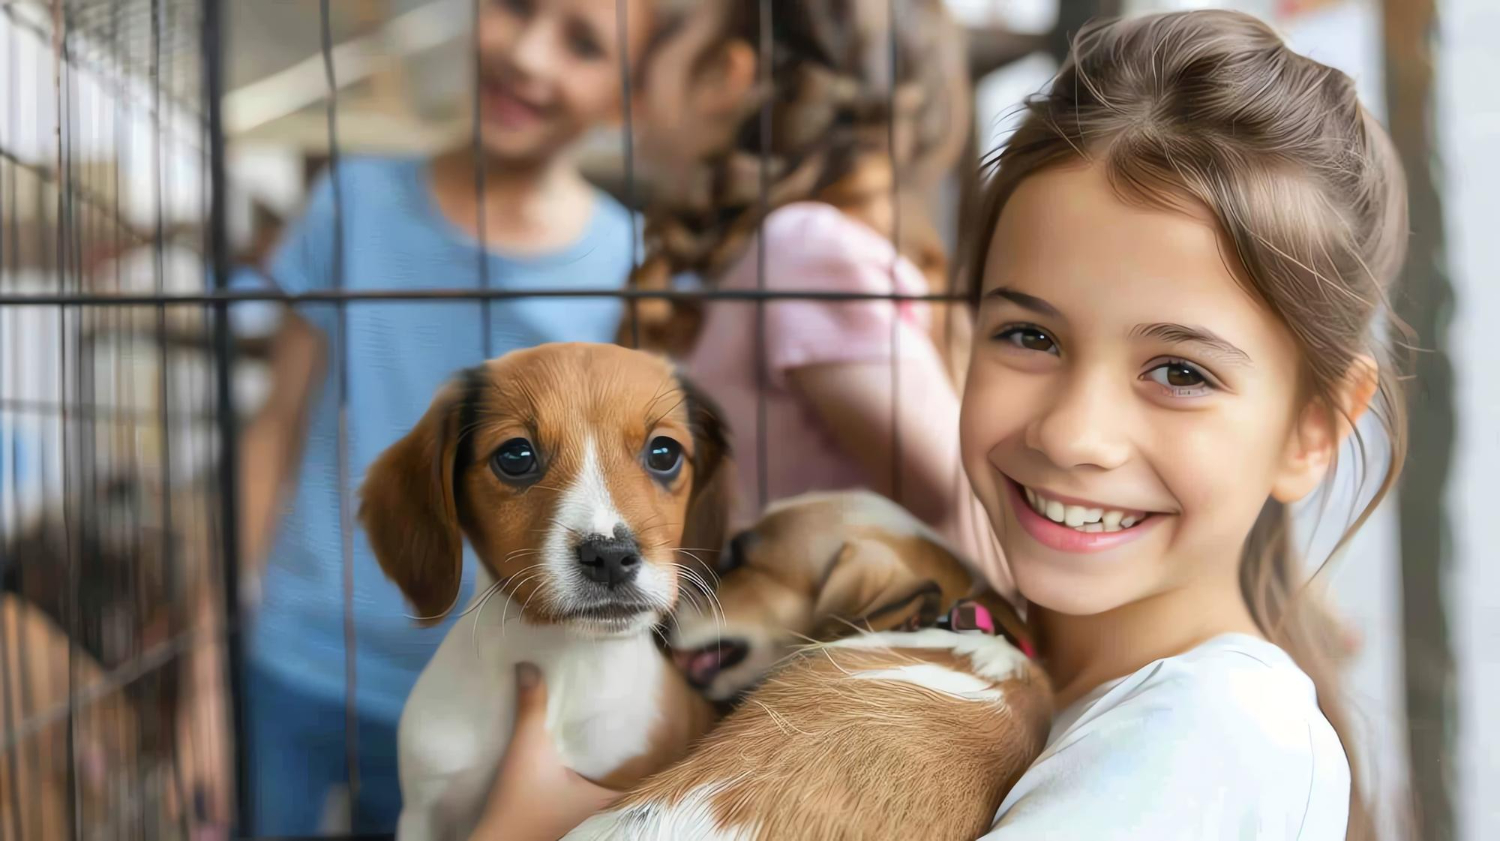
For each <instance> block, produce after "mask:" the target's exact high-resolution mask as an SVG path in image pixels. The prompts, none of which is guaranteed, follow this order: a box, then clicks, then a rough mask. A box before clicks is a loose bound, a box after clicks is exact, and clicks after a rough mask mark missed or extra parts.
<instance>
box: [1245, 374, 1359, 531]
mask: <svg viewBox="0 0 1500 841" xmlns="http://www.w3.org/2000/svg"><path fill="white" fill-rule="evenodd" d="M1379 387H1380V367H1379V365H1378V364H1377V363H1376V362H1375V360H1374V359H1372V358H1371V357H1368V356H1359V357H1357V358H1355V360H1354V364H1352V365H1350V366H1349V371H1348V373H1347V374H1345V375H1344V381H1343V382H1342V383H1341V384H1340V385H1339V388H1338V390H1337V392H1336V393H1335V394H1334V399H1335V400H1336V401H1337V403H1336V405H1329V404H1328V403H1326V402H1324V401H1322V400H1313V401H1311V402H1309V403H1308V404H1307V406H1306V407H1305V408H1303V410H1302V414H1301V415H1300V416H1299V417H1298V419H1297V423H1296V425H1295V426H1293V427H1292V431H1291V434H1290V435H1289V436H1288V437H1287V444H1286V453H1285V454H1284V456H1283V460H1282V465H1281V471H1280V473H1279V474H1278V475H1277V477H1276V481H1275V483H1274V484H1273V485H1272V486H1271V497H1272V498H1273V499H1275V500H1276V501H1278V502H1281V503H1286V504H1289V503H1293V502H1296V501H1298V500H1300V499H1302V498H1304V497H1306V496H1307V495H1308V494H1310V493H1312V492H1313V490H1314V489H1316V488H1317V487H1318V485H1319V484H1321V483H1322V482H1323V479H1324V477H1326V476H1327V475H1328V467H1329V465H1331V464H1332V463H1333V457H1334V454H1335V453H1337V452H1338V448H1339V446H1340V445H1341V444H1343V443H1344V439H1345V438H1348V437H1349V435H1350V434H1351V433H1353V432H1354V425H1355V424H1357V423H1359V419H1360V418H1361V417H1363V416H1364V413H1365V412H1366V411H1367V410H1368V409H1369V408H1370V401H1372V400H1373V399H1374V398H1375V392H1376V390H1377V389H1378V388H1379Z"/></svg>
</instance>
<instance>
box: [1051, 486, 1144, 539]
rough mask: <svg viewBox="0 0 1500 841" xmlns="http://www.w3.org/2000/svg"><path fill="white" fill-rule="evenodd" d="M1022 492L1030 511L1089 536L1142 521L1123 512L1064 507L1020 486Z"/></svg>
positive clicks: (1126, 527)
mask: <svg viewBox="0 0 1500 841" xmlns="http://www.w3.org/2000/svg"><path fill="white" fill-rule="evenodd" d="M1022 490H1024V491H1026V501H1027V502H1028V503H1030V504H1031V507H1032V509H1033V510H1035V511H1036V512H1037V513H1038V514H1041V515H1042V516H1043V517H1046V518H1047V519H1049V520H1051V521H1052V522H1054V523H1061V524H1063V525H1066V526H1069V527H1071V528H1075V529H1077V530H1079V531H1081V532H1087V533H1089V534H1098V533H1100V532H1116V531H1121V530H1123V529H1128V528H1130V527H1131V526H1133V525H1135V524H1136V523H1139V522H1140V521H1141V520H1142V519H1144V518H1142V517H1136V516H1130V515H1127V514H1126V513H1125V512H1123V511H1109V510H1106V509H1103V508H1084V507H1083V506H1082V505H1064V504H1063V503H1061V502H1058V501H1057V500H1053V499H1047V498H1046V497H1044V496H1042V495H1041V494H1038V493H1037V492H1036V491H1034V490H1032V489H1031V488H1027V487H1025V486H1022Z"/></svg>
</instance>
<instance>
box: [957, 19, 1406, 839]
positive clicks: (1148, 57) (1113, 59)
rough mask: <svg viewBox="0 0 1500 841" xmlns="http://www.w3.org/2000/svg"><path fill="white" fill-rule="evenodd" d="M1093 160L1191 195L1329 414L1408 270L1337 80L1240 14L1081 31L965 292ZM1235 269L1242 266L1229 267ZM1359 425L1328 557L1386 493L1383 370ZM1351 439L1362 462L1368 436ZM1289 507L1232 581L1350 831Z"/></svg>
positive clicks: (1137, 182) (1356, 115)
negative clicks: (1279, 654)
mask: <svg viewBox="0 0 1500 841" xmlns="http://www.w3.org/2000/svg"><path fill="white" fill-rule="evenodd" d="M1078 160H1086V161H1089V162H1091V163H1093V164H1095V165H1099V166H1103V167H1105V168H1106V171H1107V172H1108V174H1109V177H1110V180H1111V181H1112V183H1113V184H1114V186H1115V188H1116V189H1117V190H1119V191H1120V192H1121V193H1122V194H1123V195H1126V196H1128V197H1129V198H1131V199H1133V200H1139V201H1146V202H1151V203H1153V204H1156V205H1158V206H1166V207H1178V208H1181V207H1183V206H1184V202H1195V203H1197V204H1200V205H1202V206H1203V207H1206V208H1207V209H1208V210H1209V211H1210V212H1211V213H1212V214H1213V216H1214V218H1215V219H1216V220H1217V223H1218V225H1219V227H1220V229H1221V231H1222V232H1223V234H1224V236H1225V237H1226V238H1227V241H1228V242H1230V243H1232V244H1233V248H1234V258H1235V259H1234V261H1233V262H1234V263H1235V264H1236V271H1235V274H1236V276H1238V277H1240V278H1241V279H1242V281H1243V282H1244V283H1245V284H1246V286H1247V287H1248V289H1249V290H1250V291H1251V292H1252V293H1253V294H1255V295H1256V296H1257V297H1258V298H1259V299H1260V300H1261V301H1262V302H1264V304H1265V305H1266V306H1267V307H1269V308H1270V309H1271V310H1272V311H1273V312H1275V313H1276V315H1277V316H1278V317H1279V318H1280V319H1281V320H1282V322H1283V323H1285V324H1286V326H1287V327H1288V328H1289V329H1290V331H1291V333H1292V335H1293V336H1294V338H1295V340H1296V342H1297V344H1298V345H1299V347H1300V349H1301V351H1302V354H1301V356H1302V359H1303V365H1304V371H1303V381H1304V387H1305V390H1306V392H1307V393H1308V395H1309V399H1310V400H1313V401H1317V402H1319V403H1320V404H1321V405H1323V406H1324V407H1326V408H1327V409H1328V410H1329V411H1338V410H1339V409H1338V407H1339V406H1340V405H1341V401H1340V400H1339V395H1340V394H1341V393H1344V391H1345V389H1346V388H1347V387H1348V383H1349V379H1350V377H1351V376H1355V375H1357V371H1356V368H1357V366H1360V365H1361V364H1362V363H1361V357H1362V356H1364V355H1368V356H1370V357H1372V358H1376V359H1377V360H1380V356H1381V354H1380V353H1379V352H1378V351H1379V348H1378V344H1379V343H1378V342H1375V341H1373V340H1372V332H1373V330H1374V329H1375V326H1376V322H1377V320H1378V317H1379V316H1380V315H1382V314H1383V313H1384V312H1385V307H1384V304H1385V290H1386V288H1387V286H1388V285H1389V283H1390V282H1391V281H1392V279H1393V278H1394V277H1395V275H1396V273H1397V271H1398V270H1399V268H1400V264H1401V262H1402V260H1403V259H1404V254H1405V247H1406V185H1405V179H1404V177H1403V175H1402V172H1401V169H1400V165H1399V163H1398V161H1397V158H1396V155H1395V152H1394V150H1393V148H1392V146H1391V142H1390V139H1389V137H1388V136H1387V135H1386V133H1385V131H1384V130H1383V129H1382V128H1381V127H1380V126H1379V125H1378V124H1377V123H1376V121H1375V120H1374V119H1373V118H1372V117H1371V116H1370V113H1369V112H1368V111H1366V110H1365V109H1364V108H1363V107H1362V106H1361V105H1360V103H1359V100H1358V98H1357V96H1356V94H1355V88H1354V83H1353V81H1352V80H1350V78H1349V77H1348V76H1346V75H1345V74H1343V73H1341V72H1339V71H1337V70H1334V69H1332V68H1330V67H1326V66H1324V65H1322V64H1319V63H1318V62H1315V61H1313V60H1311V59H1309V58H1306V57H1304V56H1301V55H1298V54H1297V53H1294V52H1292V51H1291V50H1290V49H1288V48H1287V46H1286V45H1285V44H1284V43H1283V42H1282V41H1281V39H1280V38H1279V37H1278V36H1277V35H1276V33H1275V32H1273V31H1272V30H1271V29H1270V27H1268V26H1267V25H1266V24H1264V23H1262V22H1260V21H1258V20H1256V19H1255V18H1253V17H1250V16H1248V15H1244V14H1240V13H1236V12H1226V11H1195V12H1182V13H1173V14H1163V15H1156V16H1151V17H1144V18H1139V19H1132V20H1125V21H1113V22H1104V23H1098V24H1093V25H1090V26H1089V27H1087V28H1085V29H1084V30H1083V31H1082V32H1080V33H1079V35H1078V36H1077V38H1076V39H1075V41H1074V43H1073V49H1072V54H1071V55H1070V56H1069V58H1068V59H1067V61H1066V62H1065V63H1064V64H1063V67H1062V69H1061V70H1060V71H1059V73H1058V75H1057V77H1056V78H1055V79H1054V80H1053V82H1052V85H1051V86H1050V88H1049V90H1048V92H1047V93H1045V94H1040V95H1037V96H1035V97H1032V98H1031V99H1029V100H1028V101H1027V103H1026V106H1025V117H1024V119H1023V121H1022V123H1021V125H1020V127H1019V129H1018V130H1017V131H1016V132H1015V134H1014V135H1013V136H1012V137H1011V138H1010V140H1009V141H1008V142H1007V143H1006V145H1005V146H1004V148H1003V149H1002V150H1000V152H999V154H998V155H997V156H995V157H993V158H991V159H990V160H989V161H987V163H986V169H987V170H988V172H989V173H990V175H991V178H990V181H989V183H988V185H987V187H986V195H985V198H984V200H983V202H982V207H981V210H980V214H981V216H980V218H979V219H977V220H975V224H974V225H972V226H969V227H968V230H969V231H971V232H972V234H973V241H971V242H970V246H971V250H970V251H969V252H968V253H969V256H970V260H969V269H970V277H971V278H972V284H973V285H972V289H971V291H972V294H973V295H974V296H975V300H974V303H977V296H978V294H979V292H980V289H979V286H980V284H981V283H982V282H983V277H984V261H985V257H986V255H987V253H988V251H989V247H990V239H991V237H992V236H993V232H994V230H995V225H996V223H997V222H998V220H999V217H1000V212H1001V210H1002V209H1003V208H1004V207H1005V204H1006V201H1007V200H1008V199H1009V198H1010V196H1011V194H1012V193H1013V192H1014V191H1015V189H1016V186H1017V185H1018V184H1019V183H1020V182H1021V181H1022V180H1023V179H1025V178H1026V177H1027V176H1029V175H1031V174H1033V173H1036V172H1038V171H1039V170H1042V169H1044V168H1047V167H1049V166H1053V165H1057V164H1061V163H1065V162H1076V161H1078ZM1241 269H1242V270H1241ZM1380 361H1381V363H1382V364H1380V375H1379V377H1380V380H1379V384H1378V392H1377V396H1376V399H1375V401H1374V402H1373V404H1372V414H1374V415H1375V416H1376V417H1377V418H1379V420H1380V422H1381V423H1382V424H1383V426H1384V429H1385V433H1386V437H1387V438H1388V440H1389V442H1390V446H1391V454H1390V456H1391V457H1390V461H1389V464H1390V467H1389V469H1388V470H1387V471H1386V472H1385V475H1384V477H1383V478H1382V480H1381V482H1380V484H1379V487H1378V488H1377V489H1376V491H1375V493H1374V496H1373V498H1372V499H1370V501H1369V502H1368V504H1367V505H1366V506H1365V507H1364V508H1363V510H1361V511H1360V513H1359V514H1358V515H1357V516H1356V517H1355V518H1354V519H1353V521H1352V523H1351V524H1350V526H1349V528H1348V529H1347V530H1346V531H1345V533H1344V535H1343V538H1342V540H1341V541H1340V543H1339V546H1338V547H1336V549H1335V551H1337V549H1338V548H1342V546H1343V545H1344V544H1345V543H1346V542H1347V541H1348V540H1349V539H1350V537H1352V536H1353V533H1354V532H1355V530H1357V529H1358V528H1359V527H1360V526H1361V525H1362V524H1363V523H1364V521H1365V520H1366V519H1368V518H1369V516H1370V514H1371V513H1372V512H1373V511H1374V509H1375V507H1376V506H1377V505H1378V504H1379V503H1380V501H1381V499H1382V498H1384V496H1385V494H1386V493H1387V492H1388V491H1389V490H1390V489H1391V487H1392V486H1393V485H1394V484H1395V482H1396V477H1397V475H1398V473H1399V470H1400V465H1401V462H1402V460H1403V458H1404V455H1405V450H1406V421H1405V416H1404V413H1403V403H1402V401H1401V399H1400V394H1399V391H1398V382H1397V379H1396V377H1395V376H1394V374H1393V370H1392V366H1391V365H1389V364H1385V363H1387V362H1388V360H1380ZM1354 433H1355V434H1354V441H1355V443H1356V444H1357V445H1358V447H1359V450H1360V453H1361V455H1362V456H1366V458H1365V461H1366V462H1367V465H1366V467H1365V470H1364V473H1365V474H1367V473H1368V472H1369V467H1368V461H1369V459H1368V458H1367V456H1368V453H1367V451H1366V448H1365V443H1364V441H1363V439H1362V438H1360V436H1359V432H1358V429H1357V428H1356V429H1355V430H1354ZM1289 513H1290V512H1289V511H1288V510H1287V509H1286V507H1285V506H1282V505H1281V504H1279V503H1277V502H1275V501H1274V500H1270V501H1268V502H1267V503H1266V506H1265V509H1264V510H1263V511H1262V513H1261V516H1260V518H1259V520H1258V521H1257V522H1256V524H1255V526H1254V527H1253V528H1252V530H1251V533H1250V535H1249V537H1248V539H1247V540H1246V542H1245V547H1244V550H1243V555H1242V560H1241V567H1240V585H1241V590H1242V592H1243V594H1244V598H1245V601H1246V603H1247V604H1248V605H1249V607H1250V610H1251V613H1252V614H1253V615H1254V617H1255V620H1256V622H1257V623H1258V624H1259V626H1260V628H1261V630H1262V632H1263V633H1265V634H1266V635H1267V637H1269V638H1270V639H1271V640H1272V641H1273V642H1275V643H1276V644H1277V645H1279V646H1281V647H1282V648H1283V649H1285V650H1286V651H1287V652H1288V653H1289V654H1290V655H1291V656H1292V658H1293V659H1294V660H1295V661H1296V662H1297V664H1298V665H1299V666H1300V667H1301V668H1302V669H1303V671H1305V672H1306V673H1307V674H1308V675H1309V676H1310V677H1311V678H1312V680H1313V683H1314V684H1315V686H1316V687H1317V694H1318V702H1319V704H1320V706H1321V707H1322V709H1323V713H1324V715H1325V716H1326V717H1327V718H1328V720H1329V722H1330V723H1331V724H1332V725H1333V727H1334V729H1335V730H1336V731H1338V733H1339V736H1340V738H1341V739H1342V741H1343V743H1344V749H1345V751H1346V752H1347V753H1348V754H1349V759H1350V762H1349V764H1350V770H1351V772H1353V773H1354V775H1355V778H1354V784H1353V785H1352V786H1351V790H1350V820H1349V832H1348V837H1349V838H1366V837H1370V836H1371V834H1372V832H1373V826H1372V823H1371V819H1370V814H1369V811H1368V809H1367V808H1366V806H1365V803H1364V802H1363V798H1362V795H1361V791H1360V784H1359V778H1358V775H1359V771H1360V766H1359V763H1358V762H1357V757H1356V756H1355V755H1354V751H1353V739H1351V737H1350V729H1351V728H1350V721H1349V716H1348V714H1347V712H1346V710H1345V709H1344V705H1343V698H1342V695H1343V693H1342V687H1341V685H1340V668H1339V666H1340V660H1341V657H1340V654H1341V653H1342V650H1343V649H1344V644H1343V636H1342V634H1341V627H1340V625H1339V623H1338V622H1337V621H1336V620H1335V619H1334V617H1333V616H1332V615H1331V614H1330V613H1329V612H1328V611H1327V610H1326V609H1325V608H1324V606H1323V605H1322V604H1321V603H1320V600H1319V599H1318V598H1317V597H1316V596H1315V594H1314V593H1312V592H1310V591H1309V588H1308V587H1307V586H1306V584H1305V583H1304V581H1303V579H1302V570H1301V568H1300V565H1299V563H1298V560H1299V559H1298V557H1297V553H1296V551H1295V550H1294V548H1293V546H1292V542H1291V535H1290V518H1289Z"/></svg>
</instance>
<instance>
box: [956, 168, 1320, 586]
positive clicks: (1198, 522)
mask: <svg viewBox="0 0 1500 841" xmlns="http://www.w3.org/2000/svg"><path fill="white" fill-rule="evenodd" d="M1226 253H1229V254H1232V253H1233V251H1232V247H1230V250H1228V251H1226V250H1225V247H1224V245H1223V243H1222V241H1221V237H1220V235H1219V232H1218V229H1217V226H1216V225H1215V224H1214V221H1213V219H1212V218H1211V217H1210V216H1209V214H1208V213H1207V211H1194V210H1191V209H1184V210H1166V209H1160V208H1155V207H1148V206H1145V205H1143V204H1141V203H1139V202H1127V201H1125V200H1123V199H1122V198H1121V197H1120V196H1119V195H1118V194H1117V193H1116V192H1115V190H1114V188H1113V187H1112V186H1111V184H1110V182H1109V179H1108V178H1107V177H1106V175H1105V174H1104V172H1103V170H1102V168H1101V167H1100V166H1099V165H1069V166H1058V167H1053V168H1051V169H1047V170H1043V171H1041V172H1038V173H1036V174H1033V175H1030V176H1028V177H1027V178H1026V179H1025V180H1023V181H1022V182H1021V183H1020V185H1019V186H1018V187H1017V188H1016V191H1015V192H1014V193H1013V194H1012V196H1011V197H1010V199H1009V200H1008V201H1007V203H1006V205H1005V207H1004V209H1003V211H1002V213H1001V215H1000V220H999V223H998V225H997V227H996V229H995V234H994V239H993V241H992V243H991V246H990V252H989V256H988V258H987V260H986V264H985V270H984V277H983V278H982V283H983V287H982V290H983V297H982V303H981V305H980V310H979V315H978V319H979V320H978V325H977V329H976V330H975V344H974V351H973V357H972V362H971V367H970V373H969V377H968V383H967V391H966V393H965V395H964V400H963V412H962V446H963V458H964V467H965V469H966V470H967V472H968V475H969V479H970V481H971V482H972V484H973V486H974V489H975V492H976V493H977V495H978V496H979V498H980V500H981V501H982V502H983V503H984V505H985V508H986V509H987V510H988V512H989V515H990V519H991V522H992V523H993V524H994V527H995V532H996V534H997V536H998V537H999V538H1000V542H1001V545H1002V547H1003V548H1004V551H1005V557H1006V559H1007V560H1008V561H1009V563H1010V566H1011V570H1012V572H1013V573H1014V575H1015V580H1016V583H1017V585H1018V586H1019V588H1020V590H1021V593H1022V595H1024V596H1025V597H1026V598H1027V599H1028V600H1030V601H1031V602H1033V603H1034V604H1037V605H1040V606H1042V607H1044V608H1048V609H1050V610H1053V611H1055V612H1058V613H1063V614H1072V615H1085V614H1096V613H1102V612H1105V611H1109V610H1113V609H1115V608H1118V607H1121V606H1124V605H1127V604H1131V603H1134V602H1140V601H1143V600H1146V599H1148V598H1152V597H1155V596H1160V595H1165V594H1167V593H1170V592H1178V593H1183V592H1186V593H1191V594H1193V596H1192V599H1193V602H1194V603H1199V604H1203V605H1205V606H1206V607H1205V609H1209V610H1212V609H1214V608H1213V607H1209V606H1210V605H1215V604H1222V603H1223V602H1222V599H1223V598H1225V597H1226V596H1227V595H1234V594H1237V593H1238V569H1239V559H1240V554H1241V550H1242V546H1243V544H1244V541H1245V539H1246V536H1247V535H1248V534H1249V532H1250V529H1251V526H1252V525H1253V524H1254V522H1255V520H1256V518H1257V516H1258V515H1259V513H1260V511H1261V509H1262V507H1263V506H1264V504H1265V503H1266V500H1267V499H1268V498H1276V499H1278V500H1281V501H1283V502H1290V501H1293V500H1296V499H1299V498H1301V497H1302V496H1304V495H1306V494H1307V493H1309V492H1310V491H1312V490H1313V489H1314V488H1315V487H1316V486H1317V484H1318V482H1319V481H1320V480H1321V479H1322V477H1323V475H1324V472H1325V471H1326V469H1327V466H1328V463H1329V459H1330V458H1331V455H1332V450H1333V446H1334V445H1335V444H1336V440H1335V437H1334V436H1336V435H1337V433H1336V432H1333V431H1331V429H1332V428H1331V427H1329V426H1328V424H1327V422H1326V418H1327V413H1323V412H1318V411H1316V410H1313V409H1310V408H1309V406H1308V403H1307V401H1306V400H1305V399H1304V398H1303V396H1302V394H1301V392H1300V391H1299V386H1298V383H1299V371H1300V355H1299V350H1298V347H1297V345H1296V343H1295V342H1294V340H1293V338H1292V336H1291V334H1290V332H1289V331H1288V330H1287V328H1286V327H1285V325H1283V324H1282V323H1281V322H1280V320H1279V319H1278V318H1277V317H1276V316H1275V315H1274V314H1273V313H1272V312H1271V311H1270V310H1269V309H1268V308H1267V307H1266V306H1264V305H1263V304H1262V303H1261V302H1260V301H1259V300H1258V299H1257V298H1255V297H1254V296H1253V295H1252V294H1250V293H1249V292H1247V291H1246V288H1245V286H1244V285H1243V284H1241V283H1240V282H1239V281H1238V280H1237V279H1236V276H1235V274H1234V272H1233V271H1232V270H1231V269H1230V268H1229V267H1228V266H1226V263H1225V258H1224V254H1226ZM1200 597H1201V598H1200ZM1234 597H1235V598H1238V596H1237V595H1234Z"/></svg>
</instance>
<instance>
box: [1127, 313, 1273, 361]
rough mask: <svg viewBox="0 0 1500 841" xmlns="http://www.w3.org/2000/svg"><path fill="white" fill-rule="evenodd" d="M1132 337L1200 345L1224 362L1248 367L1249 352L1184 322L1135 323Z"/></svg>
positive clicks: (1131, 332) (1203, 329)
mask: <svg viewBox="0 0 1500 841" xmlns="http://www.w3.org/2000/svg"><path fill="white" fill-rule="evenodd" d="M1130 336H1131V338H1134V339H1157V340H1159V341H1163V342H1167V343H1168V344H1193V345H1198V346H1199V347H1202V348H1203V349H1205V350H1207V351H1208V352H1210V353H1211V354H1213V355H1215V356H1217V357H1219V359H1221V360H1222V361H1224V362H1228V363H1231V364H1234V365H1243V366H1245V367H1247V368H1248V367H1250V365H1251V362H1250V354H1248V353H1245V352H1244V351H1242V350H1240V349H1239V348H1237V347H1235V346H1234V345H1233V344H1231V343H1230V342H1229V340H1227V339H1225V338H1224V337H1222V336H1220V335H1219V334H1217V333H1215V332H1214V331H1212V330H1210V329H1208V328H1207V327H1195V326H1189V325H1186V324H1165V323H1162V324H1137V325H1136V326H1135V328H1134V329H1133V330H1131V331H1130Z"/></svg>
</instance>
